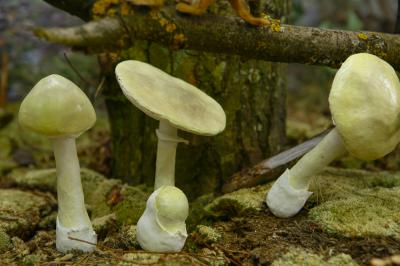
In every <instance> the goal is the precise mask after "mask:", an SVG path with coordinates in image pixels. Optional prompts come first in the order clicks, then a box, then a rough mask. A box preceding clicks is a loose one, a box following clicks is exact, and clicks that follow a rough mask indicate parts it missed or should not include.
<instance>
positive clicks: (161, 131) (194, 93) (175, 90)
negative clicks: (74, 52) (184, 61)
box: [115, 60, 226, 251]
mask: <svg viewBox="0 0 400 266" xmlns="http://www.w3.org/2000/svg"><path fill="white" fill-rule="evenodd" d="M115 73H116V76H117V80H118V82H119V85H120V86H121V89H122V91H123V93H124V94H125V96H126V97H127V98H128V100H129V101H131V102H132V103H133V104H134V105H135V106H136V107H137V108H139V109H140V110H142V111H143V112H144V113H146V114H147V115H148V116H150V117H152V118H154V119H157V120H159V121H160V125H159V128H158V130H156V134H157V138H158V144H157V159H156V175H155V182H154V189H155V192H154V193H153V195H154V194H157V193H158V192H157V191H159V190H158V189H160V188H162V187H163V186H175V157H176V148H177V145H178V143H179V142H184V143H187V141H186V140H184V139H182V138H180V137H178V135H177V132H178V129H181V130H184V131H187V132H191V133H194V134H198V135H203V136H212V135H216V134H218V133H220V132H221V131H223V130H224V128H225V123H226V117H225V112H224V110H223V109H222V107H221V106H220V105H219V104H218V103H217V102H216V101H215V100H214V99H212V98H211V97H209V96H208V95H207V94H205V93H204V92H202V91H201V90H199V89H197V88H196V87H194V86H192V85H190V84H189V83H186V82H185V81H183V80H180V79H178V78H174V77H172V76H170V75H168V74H167V73H165V72H163V71H161V70H160V69H158V68H155V67H153V66H151V65H149V64H146V63H143V62H140V61H134V60H129V61H124V62H121V63H119V64H118V65H117V67H116V69H115ZM153 195H152V196H153ZM152 196H150V199H151V198H152ZM150 199H149V201H148V204H147V206H148V207H149V206H150V203H149V202H150ZM176 204H178V202H177V203H176ZM179 204H180V203H179ZM145 213H146V212H145ZM152 217H153V216H152ZM171 219H172V218H171ZM160 228H161V229H162V228H164V227H160ZM137 230H138V232H139V231H140V230H144V229H143V228H141V226H140V224H138V227H137ZM146 230H147V229H146ZM139 235H140V233H139ZM170 237H171V238H172V239H174V241H175V236H174V235H170ZM185 239H186V237H185ZM142 240H143V239H142ZM139 241H140V240H139ZM157 241H159V242H160V243H159V245H148V244H146V245H144V244H143V247H144V248H145V249H146V250H148V251H156V250H157V251H159V250H160V246H163V247H164V248H165V250H164V251H177V250H176V246H175V245H173V246H171V247H170V248H167V246H165V245H164V244H162V243H161V242H163V243H164V241H166V240H165V239H162V238H161V237H160V238H159V239H155V240H154V241H152V242H151V243H156V242H157ZM171 241H172V240H171ZM184 241H185V240H184V239H183V243H184ZM171 243H172V242H171ZM141 244H142V243H141ZM182 246H183V244H182ZM182 246H181V247H182Z"/></svg>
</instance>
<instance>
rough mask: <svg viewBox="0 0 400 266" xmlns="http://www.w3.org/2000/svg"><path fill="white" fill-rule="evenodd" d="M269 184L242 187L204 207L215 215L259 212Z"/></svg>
mask: <svg viewBox="0 0 400 266" xmlns="http://www.w3.org/2000/svg"><path fill="white" fill-rule="evenodd" d="M270 186H271V185H270V184H268V185H264V186H258V187H254V188H244V189H240V190H238V191H235V192H232V193H228V194H225V195H223V196H220V197H218V198H216V199H215V200H213V201H212V202H211V203H210V204H208V205H207V206H206V207H205V209H206V210H207V211H209V212H210V213H212V214H214V215H216V216H229V217H233V216H241V215H248V214H252V213H256V212H259V211H260V210H261V208H262V206H263V204H264V201H265V195H266V192H267V190H268V189H269V188H270Z"/></svg>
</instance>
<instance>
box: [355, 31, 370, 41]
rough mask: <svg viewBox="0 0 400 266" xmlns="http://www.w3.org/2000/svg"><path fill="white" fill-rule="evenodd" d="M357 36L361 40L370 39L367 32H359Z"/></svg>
mask: <svg viewBox="0 0 400 266" xmlns="http://www.w3.org/2000/svg"><path fill="white" fill-rule="evenodd" d="M357 37H358V39H360V40H363V41H366V40H368V36H367V34H365V33H362V32H361V33H359V34H358V35H357Z"/></svg>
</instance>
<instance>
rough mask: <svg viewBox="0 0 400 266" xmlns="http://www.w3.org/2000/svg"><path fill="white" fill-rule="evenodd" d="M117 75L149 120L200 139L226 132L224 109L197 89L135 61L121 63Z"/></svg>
mask: <svg viewBox="0 0 400 266" xmlns="http://www.w3.org/2000/svg"><path fill="white" fill-rule="evenodd" d="M132 70H134V71H132ZM115 73H116V75H117V79H118V82H119V84H120V86H121V88H122V91H123V93H124V94H125V96H126V97H127V98H128V99H129V100H130V101H131V102H132V103H133V104H134V105H135V106H136V107H137V108H139V109H140V110H141V111H143V112H144V113H146V114H147V115H148V116H150V117H152V118H154V119H157V120H166V121H168V122H169V123H170V124H171V125H173V126H175V127H176V128H178V129H181V130H183V131H187V132H191V133H194V134H198V135H204V136H212V135H216V134H218V133H220V132H222V131H223V130H224V129H225V123H226V117H225V113H224V110H223V109H222V107H221V106H220V105H219V104H218V103H217V102H216V101H215V100H214V99H212V98H211V97H210V96H208V95H207V94H205V93H204V92H202V91H201V90H199V89H197V88H196V87H195V86H193V85H191V84H189V83H187V82H185V81H183V80H180V79H178V78H174V77H172V76H170V75H168V74H167V73H165V72H163V71H161V70H160V69H158V68H156V67H153V66H151V65H150V64H146V63H143V62H140V61H135V60H128V61H124V62H121V63H119V64H118V65H117V67H116V70H115Z"/></svg>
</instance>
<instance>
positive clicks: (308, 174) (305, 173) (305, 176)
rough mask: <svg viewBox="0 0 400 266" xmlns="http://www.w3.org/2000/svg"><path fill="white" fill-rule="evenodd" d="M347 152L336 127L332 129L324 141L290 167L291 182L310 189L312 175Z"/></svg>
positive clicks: (295, 185)
mask: <svg viewBox="0 0 400 266" xmlns="http://www.w3.org/2000/svg"><path fill="white" fill-rule="evenodd" d="M346 153H347V151H346V148H345V146H344V144H343V140H342V138H341V137H340V135H339V133H338V131H337V129H336V128H334V129H332V130H331V131H330V132H329V133H328V134H327V135H326V136H325V137H324V138H323V139H322V141H321V142H320V143H319V144H318V145H317V146H316V147H315V148H313V149H312V150H311V151H309V152H308V153H307V154H306V155H304V156H303V157H302V158H301V159H300V160H299V161H298V162H297V163H296V164H295V165H294V166H293V167H292V169H290V179H289V184H290V185H292V186H293V187H294V188H296V189H308V187H309V186H310V183H311V180H312V177H313V176H314V175H315V174H318V173H319V172H321V171H322V170H323V169H324V168H325V167H326V166H327V165H329V164H330V163H331V162H332V161H333V160H335V159H336V158H339V157H342V156H344V155H345V154H346Z"/></svg>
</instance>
